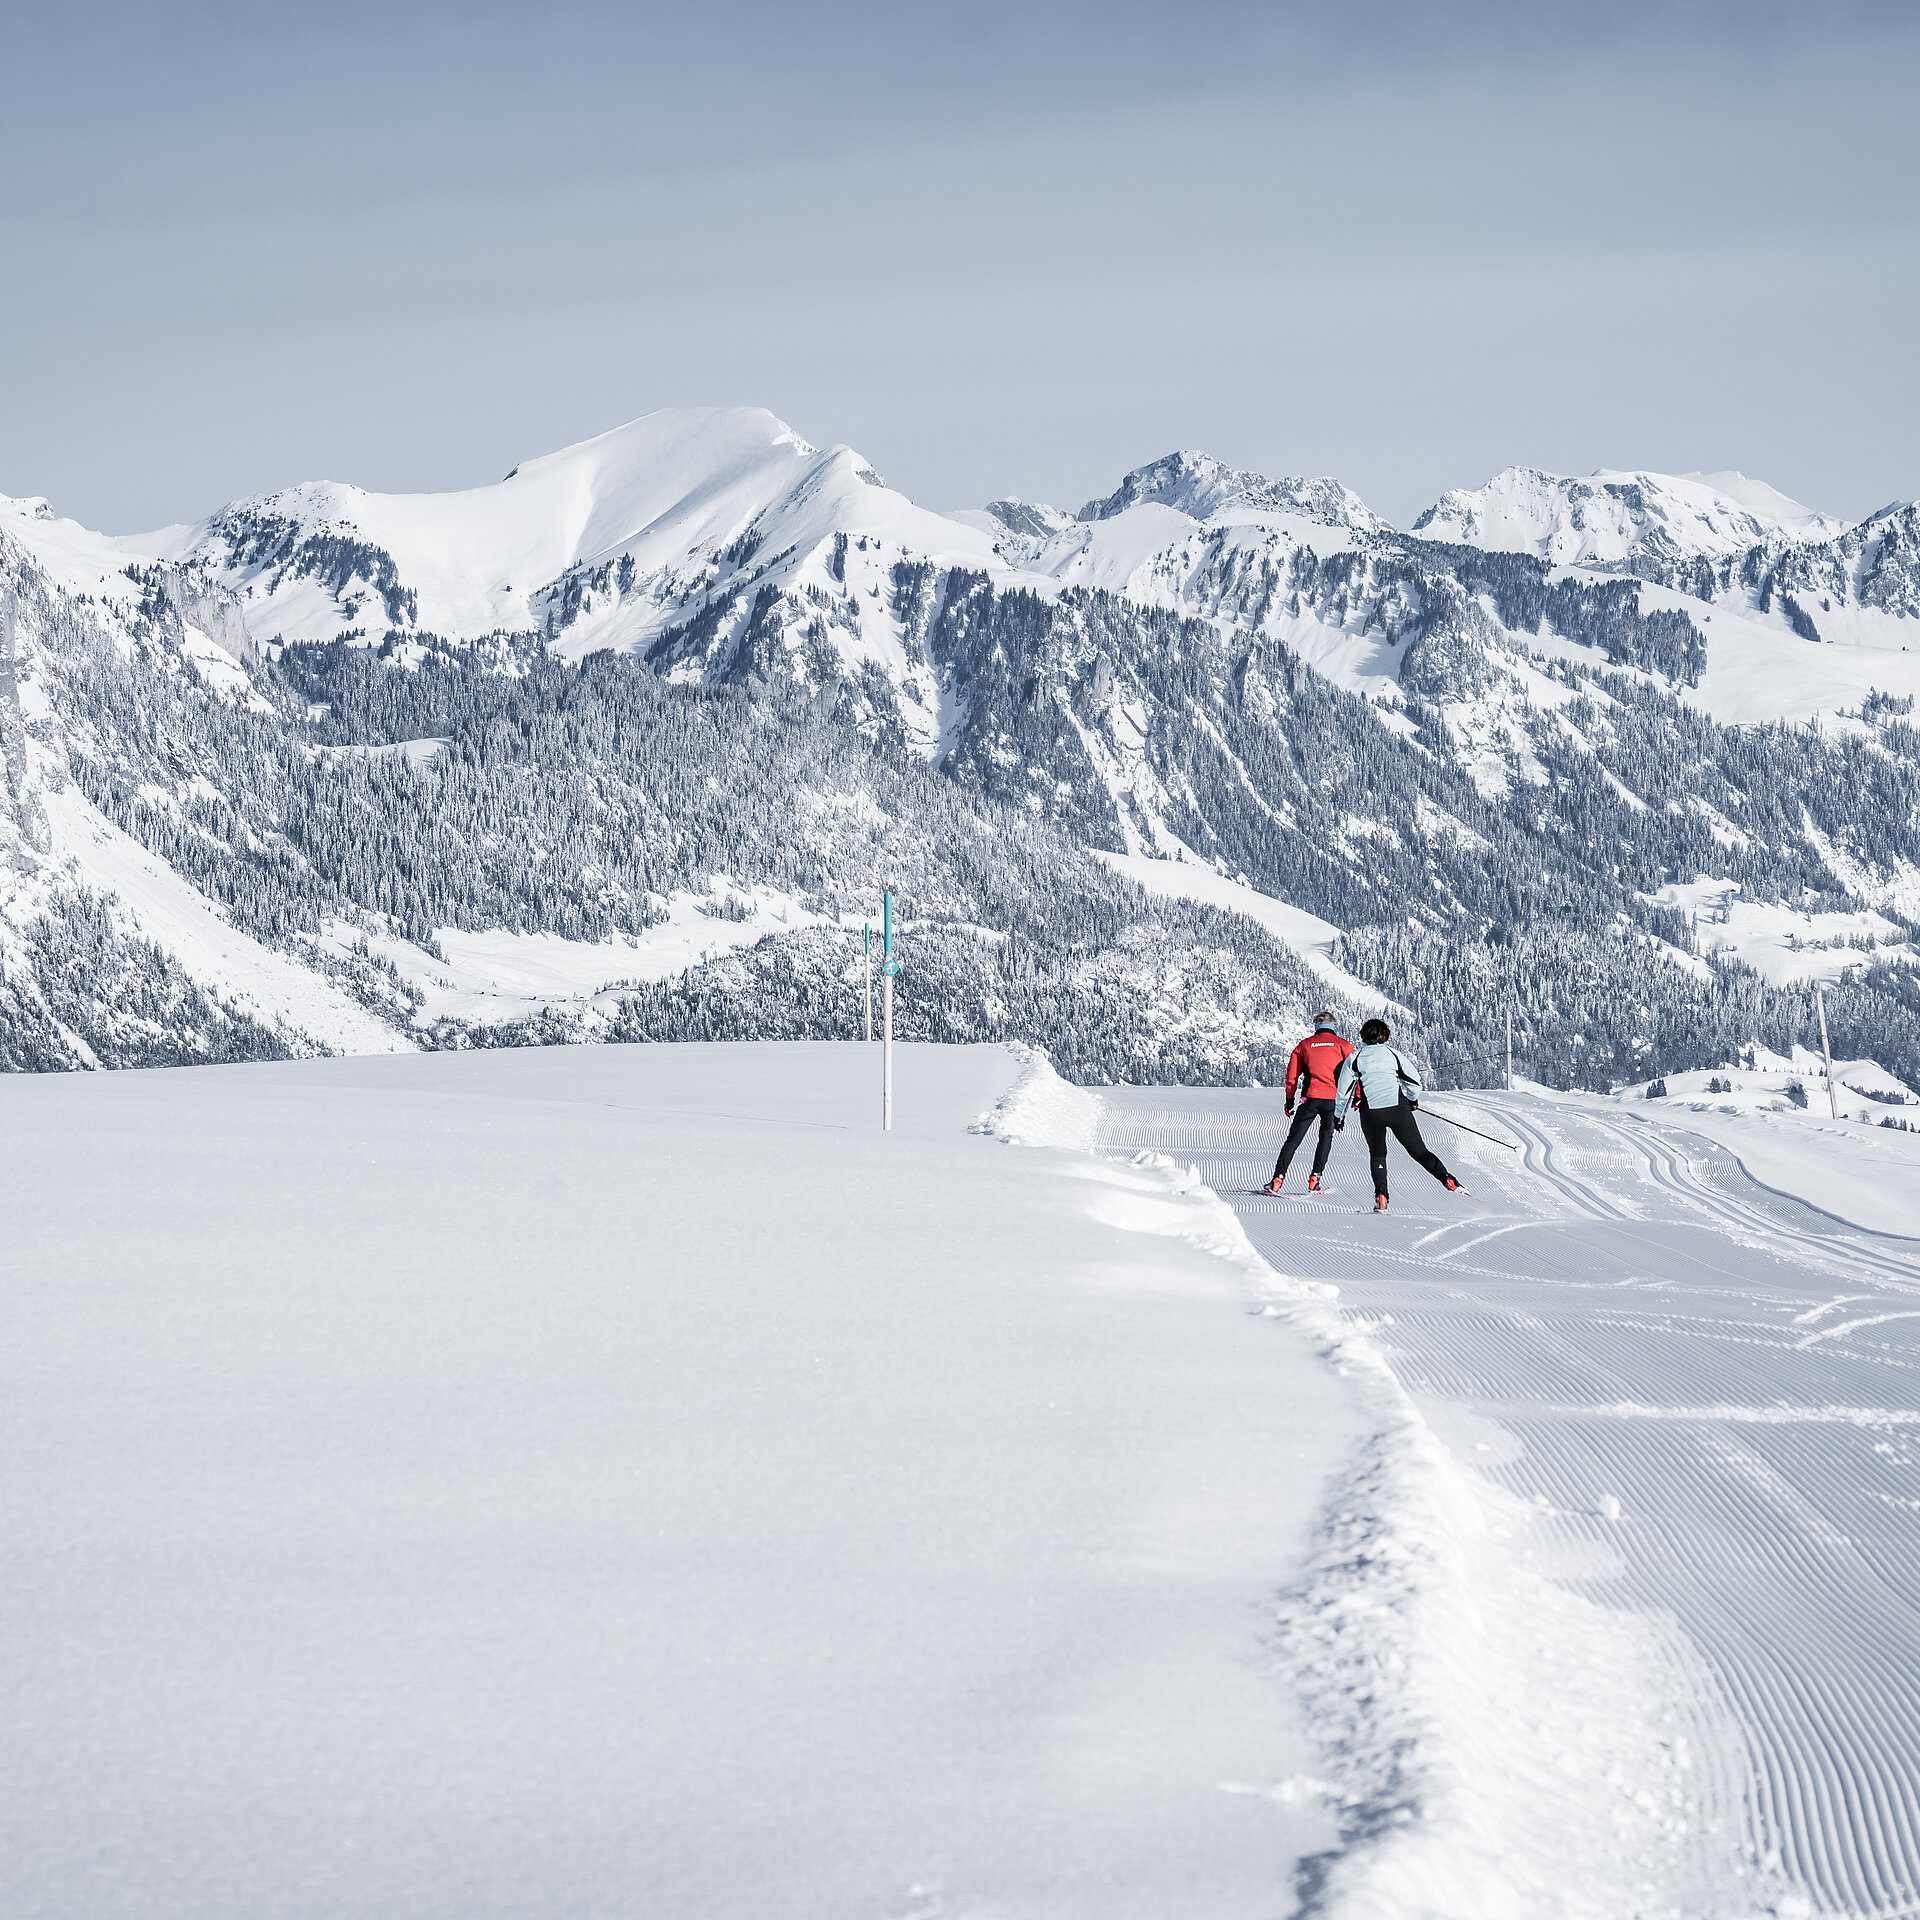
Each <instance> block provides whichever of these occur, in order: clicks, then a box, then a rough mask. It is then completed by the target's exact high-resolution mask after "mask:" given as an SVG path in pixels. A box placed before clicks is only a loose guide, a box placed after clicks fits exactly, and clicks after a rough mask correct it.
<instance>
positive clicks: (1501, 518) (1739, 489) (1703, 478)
mask: <svg viewBox="0 0 1920 1920" xmlns="http://www.w3.org/2000/svg"><path fill="white" fill-rule="evenodd" d="M1845 528H1846V523H1845V522H1844V521H1842V520H1838V519H1836V518H1834V517H1833V516H1832V515H1830V514H1824V513H1817V512H1815V511H1814V510H1813V509H1812V508H1810V507H1804V506H1802V505H1801V504H1800V503H1799V502H1798V501H1797V500H1790V499H1788V498H1787V496H1786V495H1785V494H1783V493H1780V492H1778V491H1776V490H1775V489H1774V488H1772V487H1770V486H1767V485H1766V484H1765V483H1764V482H1763V481H1757V480H1749V479H1748V478H1747V476H1746V475H1745V474H1741V473H1731V472H1729V473H1692V474H1668V473H1649V472H1633V473H1621V472H1613V471H1609V470H1607V469H1604V468H1603V469H1602V470H1601V471H1599V472H1598V473H1595V474H1592V475H1591V476H1589V477H1588V478H1585V479H1575V478H1572V477H1570V476H1568V475H1566V474H1558V473H1544V472H1542V471H1540V469H1538V468H1536V467H1508V468H1506V469H1505V471H1503V472H1501V473H1497V474H1495V475H1494V477H1493V478H1492V479H1491V480H1489V481H1488V482H1487V483H1486V485H1485V486H1483V487H1478V488H1474V489H1471V490H1468V489H1455V490H1454V491H1452V492H1449V493H1444V494H1442V495H1441V496H1440V498H1439V499H1438V500H1437V501H1435V503H1434V504H1433V505H1432V506H1430V507H1429V508H1428V509H1427V510H1426V511H1425V512H1424V513H1423V514H1421V515H1420V517H1419V518H1418V519H1417V520H1416V521H1415V522H1414V523H1413V530H1414V532H1416V533H1418V534H1423V535H1425V536H1426V537H1427V538H1428V539H1430V540H1445V541H1450V542H1453V543H1454V544H1456V545H1459V546H1471V547H1484V548H1487V549H1489V550H1491V551H1497V552H1507V553H1531V554H1537V555H1538V556H1539V557H1540V558H1541V559H1543V560H1547V561H1550V562H1551V563H1552V564H1553V565H1555V566H1597V567H1618V566H1620V565H1622V564H1623V563H1625V562H1626V561H1627V560H1628V559H1630V558H1632V557H1634V556H1636V555H1639V554H1643V553H1644V554H1645V555H1646V557H1648V558H1649V559H1653V560H1657V561H1659V562H1662V563H1667V564H1671V563H1673V562H1678V561H1684V560H1689V559H1701V558H1704V559H1708V560H1724V559H1726V558H1728V557H1729V556H1731V555H1734V554H1739V553H1744V552H1745V551H1747V550H1748V549H1749V548H1752V547H1763V546H1768V545H1777V544H1781V543H1784V542H1786V541H1822V540H1831V539H1833V538H1835V537H1836V536H1837V535H1839V534H1841V533H1842V532H1844V531H1845Z"/></svg>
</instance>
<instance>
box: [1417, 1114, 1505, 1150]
mask: <svg viewBox="0 0 1920 1920" xmlns="http://www.w3.org/2000/svg"><path fill="white" fill-rule="evenodd" d="M1414 1111H1415V1112H1416V1113H1425V1114H1431V1115H1432V1117H1433V1118H1434V1119H1436V1120H1446V1121H1447V1125H1448V1126H1450V1127H1458V1128H1459V1129H1460V1131H1461V1132H1462V1133H1470V1134H1472V1135H1473V1137H1474V1138H1475V1139H1476V1140H1488V1141H1492V1143H1493V1145H1495V1146H1496V1147H1505V1148H1506V1150H1507V1151H1508V1152H1509V1153H1518V1152H1519V1151H1520V1149H1519V1148H1518V1147H1516V1146H1515V1145H1514V1144H1513V1142H1512V1141H1511V1140H1495V1139H1494V1138H1493V1135H1492V1134H1490V1133H1482V1132H1481V1131H1480V1129H1479V1128H1478V1127H1470V1126H1468V1125H1467V1123H1466V1122H1465V1121H1464V1120H1447V1116H1446V1115H1445V1114H1444V1113H1442V1112H1440V1110H1439V1109H1438V1108H1437V1107H1418V1106H1417V1107H1416V1108H1415V1109H1414Z"/></svg>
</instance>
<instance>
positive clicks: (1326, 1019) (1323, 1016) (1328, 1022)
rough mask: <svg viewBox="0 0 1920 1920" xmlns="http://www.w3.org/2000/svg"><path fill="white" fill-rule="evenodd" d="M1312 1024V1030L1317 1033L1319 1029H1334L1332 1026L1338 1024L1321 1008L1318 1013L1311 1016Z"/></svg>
mask: <svg viewBox="0 0 1920 1920" xmlns="http://www.w3.org/2000/svg"><path fill="white" fill-rule="evenodd" d="M1313 1024H1314V1029H1315V1031H1316V1032H1317V1031H1318V1030H1319V1029H1320V1028H1321V1027H1334V1026H1338V1025H1339V1024H1340V1023H1339V1022H1338V1021H1337V1020H1335V1019H1334V1017H1333V1015H1332V1014H1330V1013H1329V1012H1327V1011H1326V1009H1325V1008H1324V1007H1323V1008H1322V1009H1321V1010H1320V1011H1319V1012H1318V1013H1316V1014H1315V1015H1314V1016H1313Z"/></svg>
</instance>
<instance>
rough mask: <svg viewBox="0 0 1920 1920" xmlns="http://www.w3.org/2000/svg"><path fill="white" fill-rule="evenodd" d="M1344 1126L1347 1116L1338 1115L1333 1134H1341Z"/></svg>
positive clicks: (1344, 1128) (1344, 1129)
mask: <svg viewBox="0 0 1920 1920" xmlns="http://www.w3.org/2000/svg"><path fill="white" fill-rule="evenodd" d="M1346 1125H1347V1116H1346V1115H1345V1114H1344V1113H1343V1114H1341V1115H1340V1117H1339V1118H1338V1119H1337V1120H1335V1121H1334V1123H1333V1130H1334V1132H1335V1133H1343V1132H1345V1131H1346Z"/></svg>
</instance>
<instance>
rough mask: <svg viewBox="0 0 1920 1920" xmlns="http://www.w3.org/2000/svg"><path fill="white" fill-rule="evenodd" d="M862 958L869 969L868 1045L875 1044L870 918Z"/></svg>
mask: <svg viewBox="0 0 1920 1920" xmlns="http://www.w3.org/2000/svg"><path fill="white" fill-rule="evenodd" d="M861 958H862V961H863V962H864V964H865V966H866V970H867V1045H868V1046H872V1045H873V922H872V921H871V920H869V921H868V922H867V925H866V929H865V932H864V934H863V936H862V940H861Z"/></svg>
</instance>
